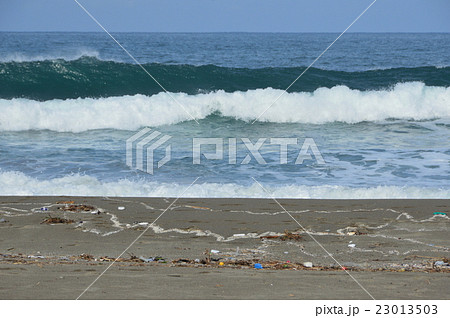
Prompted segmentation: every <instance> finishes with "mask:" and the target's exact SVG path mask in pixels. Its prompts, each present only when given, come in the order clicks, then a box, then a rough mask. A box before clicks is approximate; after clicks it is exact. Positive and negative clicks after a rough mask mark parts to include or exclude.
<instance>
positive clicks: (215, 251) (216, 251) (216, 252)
mask: <svg viewBox="0 0 450 318" xmlns="http://www.w3.org/2000/svg"><path fill="white" fill-rule="evenodd" d="M211 253H213V254H219V253H220V251H218V250H211Z"/></svg>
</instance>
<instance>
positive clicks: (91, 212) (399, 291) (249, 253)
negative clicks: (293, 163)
mask: <svg viewBox="0 0 450 318" xmlns="http://www.w3.org/2000/svg"><path fill="white" fill-rule="evenodd" d="M173 200H174V199H170V198H94V197H2V198H0V273H1V280H0V298H2V299H42V298H50V299H55V298H56V299H75V298H77V297H78V296H79V295H80V294H81V293H82V292H83V290H84V289H85V288H86V287H87V286H89V284H91V283H92V282H93V280H94V279H95V278H96V277H97V276H98V275H99V274H100V273H101V272H102V271H103V270H104V269H105V268H106V267H107V266H108V265H110V264H111V262H112V260H114V259H115V258H116V257H118V256H119V255H120V254H121V253H122V251H124V250H125V249H126V248H127V247H128V246H129V245H130V243H132V242H133V241H134V240H135V239H136V238H137V237H138V236H139V235H140V234H142V233H144V231H145V233H144V234H143V235H142V236H141V237H140V238H139V239H138V240H137V241H136V243H135V244H133V246H132V247H131V248H130V249H129V250H128V251H127V253H125V254H124V255H123V256H122V258H121V259H120V260H119V261H118V262H116V263H115V264H114V265H112V266H111V268H110V269H109V270H108V271H107V272H106V273H105V275H104V276H102V277H101V278H100V279H99V280H98V281H97V282H96V283H95V284H94V285H93V286H92V287H91V288H90V289H89V290H88V291H87V292H86V293H85V294H83V296H82V298H83V299H103V298H108V299H116V298H119V299H123V298H126V299H135V298H138V299H350V298H352V299H368V298H369V295H368V294H367V293H366V292H365V291H364V290H363V289H362V288H361V287H360V286H358V284H356V283H355V281H354V280H353V279H352V278H351V277H350V275H349V274H347V273H346V272H345V271H344V270H343V269H342V268H341V267H340V266H339V265H338V264H337V263H336V262H335V260H336V261H338V262H339V263H340V264H341V265H342V266H344V267H345V268H346V269H347V270H348V273H350V274H351V275H352V276H353V277H354V278H355V279H356V280H357V281H358V282H360V284H361V285H362V286H364V287H365V288H366V289H367V291H368V292H369V293H370V294H372V295H373V297H374V298H376V299H448V294H449V291H450V288H449V286H450V285H449V283H450V280H449V278H450V268H449V266H434V264H435V262H436V261H443V262H444V263H445V262H448V259H449V258H450V251H449V245H448V240H449V228H448V226H449V223H450V219H449V217H448V216H447V215H448V214H449V213H450V205H449V203H450V200H280V203H281V204H282V205H283V206H284V207H285V208H286V210H288V211H289V212H290V213H291V214H292V216H293V217H294V218H295V219H296V220H297V221H298V222H299V223H300V224H301V225H302V226H303V228H304V229H306V231H307V233H305V231H304V230H303V229H302V228H301V226H299V225H298V224H297V223H296V222H294V221H293V220H292V218H291V217H290V216H289V215H288V214H287V213H285V212H284V211H283V210H282V209H281V208H280V207H279V206H278V205H277V204H276V203H275V202H274V201H273V200H270V199H180V200H178V201H177V202H176V203H175V204H174V205H172V206H171V207H170V208H169V209H168V210H167V211H166V212H165V213H164V214H163V215H162V216H161V217H160V218H159V219H158V221H157V222H156V223H155V224H154V225H152V226H150V227H149V228H148V230H146V229H147V227H148V226H149V225H151V223H152V222H153V221H154V220H155V219H156V218H157V217H158V216H159V215H161V213H162V212H163V211H164V210H165V209H167V207H168V206H169V205H170V203H171V202H172V201H173ZM71 201H73V203H72V202H71ZM58 202H59V203H58ZM61 202H63V203H61ZM64 202H65V203H64ZM77 205H84V206H77ZM118 207H124V209H123V210H119V209H118ZM435 212H442V213H444V214H447V215H442V214H441V215H436V214H434V213H435ZM49 217H52V218H54V219H53V221H56V220H59V219H65V220H70V221H73V222H71V223H67V224H66V223H61V224H47V223H45V222H43V221H45V220H46V219H48V218H49ZM57 218H59V219H57ZM286 233H287V235H286ZM310 235H311V236H312V237H311V236H310ZM313 238H314V239H315V240H317V241H318V242H319V243H320V244H321V245H322V246H323V247H324V248H325V249H326V250H327V251H328V252H330V253H331V254H332V255H333V257H334V258H335V260H333V259H332V258H331V257H330V256H329V255H328V254H327V253H326V252H325V251H324V250H323V249H322V248H321V247H320V246H319V245H318V243H317V242H315V241H314V239H313ZM352 244H354V245H352ZM212 250H217V251H219V252H218V253H211V251H212ZM156 256H159V257H161V258H162V259H160V260H159V261H158V260H155V261H149V262H143V261H142V260H140V259H139V257H143V258H151V257H156ZM196 260H197V261H196ZM220 262H223V265H221V264H220ZM305 262H311V263H312V264H313V267H312V268H307V267H304V266H303V264H304V263H305ZM255 263H261V264H262V265H263V267H264V269H262V270H258V269H254V268H253V267H254V264H255Z"/></svg>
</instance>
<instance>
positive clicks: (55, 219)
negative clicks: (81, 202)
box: [41, 216, 75, 224]
mask: <svg viewBox="0 0 450 318" xmlns="http://www.w3.org/2000/svg"><path fill="white" fill-rule="evenodd" d="M74 222H75V221H74V220H69V219H64V218H58V217H51V216H48V217H47V218H45V219H44V220H43V221H42V222H41V224H42V223H45V224H71V223H74Z"/></svg>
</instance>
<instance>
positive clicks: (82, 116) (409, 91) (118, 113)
mask: <svg viewBox="0 0 450 318" xmlns="http://www.w3.org/2000/svg"><path fill="white" fill-rule="evenodd" d="M282 93H283V91H282V90H276V89H272V88H266V89H256V90H249V91H246V92H241V91H237V92H233V93H227V92H224V91H216V92H210V93H204V94H197V95H187V94H185V93H170V94H171V95H172V97H173V98H172V97H171V96H169V94H168V93H159V94H157V95H153V96H144V95H134V96H121V97H108V98H97V99H93V98H83V99H81V98H79V99H68V100H49V101H34V100H28V99H12V100H5V99H2V100H0V113H1V117H0V131H22V130H32V129H36V130H40V129H49V130H53V131H58V132H83V131H87V130H92V129H109V128H110V129H121V130H136V129H138V128H140V127H143V126H153V127H155V126H160V125H171V124H176V123H180V122H183V121H188V120H191V116H193V117H194V118H196V119H197V120H201V119H204V118H205V117H207V116H208V115H211V114H221V115H222V116H229V117H233V118H236V119H239V120H244V121H249V122H250V121H253V120H255V119H257V120H258V121H261V122H276V123H311V124H324V123H330V122H336V121H339V122H344V123H349V124H352V123H358V122H363V121H373V122H377V121H383V120H385V119H390V118H396V119H403V120H428V119H435V118H450V87H433V86H431V87H430V86H426V85H424V84H423V83H421V82H410V83H399V84H397V85H395V86H394V87H392V88H391V89H387V90H379V91H359V90H354V89H350V88H348V87H346V86H335V87H333V88H319V89H317V90H315V91H314V92H312V93H308V92H301V93H284V94H283V95H282V97H281V98H279V99H278V101H277V102H276V103H275V104H273V105H272V106H271V104H272V103H273V102H274V101H275V100H276V99H277V98H278V97H279V96H280V94H282ZM174 99H176V100H177V101H178V102H179V103H180V104H181V105H182V106H183V107H181V106H180V105H179V104H178V103H177V102H176V101H175V100H174ZM183 108H184V109H183ZM266 109H267V111H265V110H266ZM264 111H265V112H264ZM259 116H260V117H259Z"/></svg>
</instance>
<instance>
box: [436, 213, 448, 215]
mask: <svg viewBox="0 0 450 318" xmlns="http://www.w3.org/2000/svg"><path fill="white" fill-rule="evenodd" d="M433 214H434V215H447V213H444V212H434V213H433Z"/></svg>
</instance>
